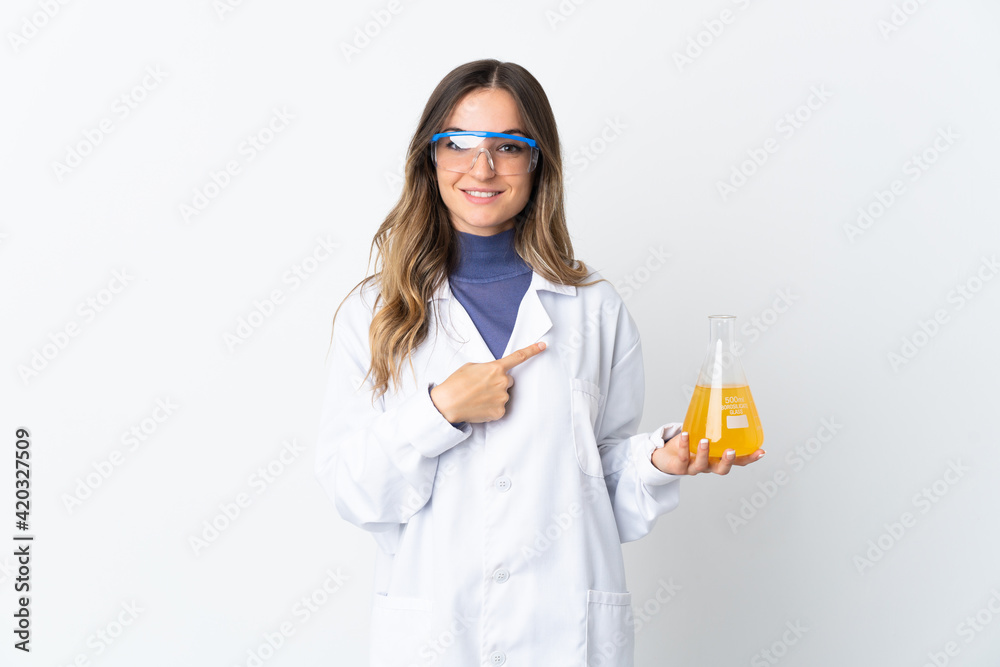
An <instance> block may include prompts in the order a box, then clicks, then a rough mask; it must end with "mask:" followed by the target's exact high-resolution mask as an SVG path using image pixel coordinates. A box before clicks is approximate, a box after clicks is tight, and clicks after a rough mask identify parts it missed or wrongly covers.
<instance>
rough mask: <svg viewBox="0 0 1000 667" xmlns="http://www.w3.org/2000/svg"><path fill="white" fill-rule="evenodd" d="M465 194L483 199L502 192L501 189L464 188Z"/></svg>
mask: <svg viewBox="0 0 1000 667" xmlns="http://www.w3.org/2000/svg"><path fill="white" fill-rule="evenodd" d="M462 192H464V193H465V194H467V195H469V196H472V197H479V198H481V199H489V198H490V197H495V196H496V195H498V194H500V192H501V191H500V190H462Z"/></svg>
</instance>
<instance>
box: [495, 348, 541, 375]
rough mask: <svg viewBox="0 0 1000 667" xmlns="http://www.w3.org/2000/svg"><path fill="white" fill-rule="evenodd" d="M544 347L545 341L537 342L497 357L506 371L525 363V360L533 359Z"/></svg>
mask: <svg viewBox="0 0 1000 667" xmlns="http://www.w3.org/2000/svg"><path fill="white" fill-rule="evenodd" d="M544 349H545V343H535V344H534V345H529V346H528V347H523V348H521V349H520V350H515V351H514V352H511V353H510V354H508V355H507V356H506V357H504V358H502V359H497V361H498V362H499V363H500V367H501V368H502V369H503V370H504V372H507V371H509V370H510V369H512V368H514V367H515V366H517V365H518V364H523V363H524V362H525V361H527V360H528V359H531V358H532V357H533V356H535V355H536V354H538V353H539V352H541V351H542V350H544Z"/></svg>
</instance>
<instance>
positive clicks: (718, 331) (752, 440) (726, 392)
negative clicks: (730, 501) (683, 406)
mask: <svg viewBox="0 0 1000 667" xmlns="http://www.w3.org/2000/svg"><path fill="white" fill-rule="evenodd" d="M735 342H736V316H735V315H711V316H709V318H708V354H707V356H706V357H705V363H704V364H702V366H701V371H700V372H699V373H698V383H697V385H696V386H695V388H694V394H693V395H692V396H691V404H690V405H688V411H687V416H685V417H684V430H685V431H687V432H688V438H689V439H690V440H689V442H690V448H691V453H692V454H695V453H697V451H698V443H699V442H701V440H702V438H708V440H709V445H708V456H709V458H713V459H714V458H720V457H721V456H722V453H723V452H725V451H726V450H727V449H735V450H736V456H746V455H747V454H752V453H753V452H755V451H757V450H758V449H760V445H761V443H763V442H764V431H763V429H761V427H760V418H759V417H758V416H757V406H755V405H754V402H753V396H751V395H750V385H749V384H747V378H746V375H745V374H744V373H743V364H741V363H740V355H739V352H737V350H736V346H735Z"/></svg>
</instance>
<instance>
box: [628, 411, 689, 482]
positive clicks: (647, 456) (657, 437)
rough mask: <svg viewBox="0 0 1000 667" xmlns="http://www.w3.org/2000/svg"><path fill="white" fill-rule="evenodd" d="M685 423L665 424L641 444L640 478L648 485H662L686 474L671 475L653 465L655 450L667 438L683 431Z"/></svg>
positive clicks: (663, 443)
mask: <svg viewBox="0 0 1000 667" xmlns="http://www.w3.org/2000/svg"><path fill="white" fill-rule="evenodd" d="M681 428H683V424H680V423H670V424H665V425H663V426H661V427H660V428H658V429H657V430H655V431H653V432H652V433H650V434H649V437H648V438H647V439H646V440H645V441H643V442H642V444H641V448H640V449H641V454H642V455H641V456H640V457H639V459H641V460H640V461H638V468H639V479H640V480H641V481H642V483H643V484H644V485H646V486H662V485H664V484H669V483H670V482H673V481H676V480H679V479H680V478H682V477H684V475H671V474H670V473H666V472H663V471H662V470H660V469H659V468H657V467H656V466H654V465H653V450H655V449H659V448H660V447H662V446H663V445H665V444H666V442H667V440H669V439H670V438H672V437H674V436H675V435H677V434H678V433H680V432H681Z"/></svg>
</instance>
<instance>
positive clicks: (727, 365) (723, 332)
mask: <svg viewBox="0 0 1000 667" xmlns="http://www.w3.org/2000/svg"><path fill="white" fill-rule="evenodd" d="M698 383H699V384H702V385H705V386H709V387H721V386H743V385H745V384H746V383H747V381H746V375H745V374H744V373H743V365H742V364H741V363H740V354H739V351H738V350H737V348H736V317H734V316H732V315H712V316H709V318H708V354H707V355H706V357H705V363H704V364H703V365H702V367H701V373H700V374H699V377H698Z"/></svg>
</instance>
